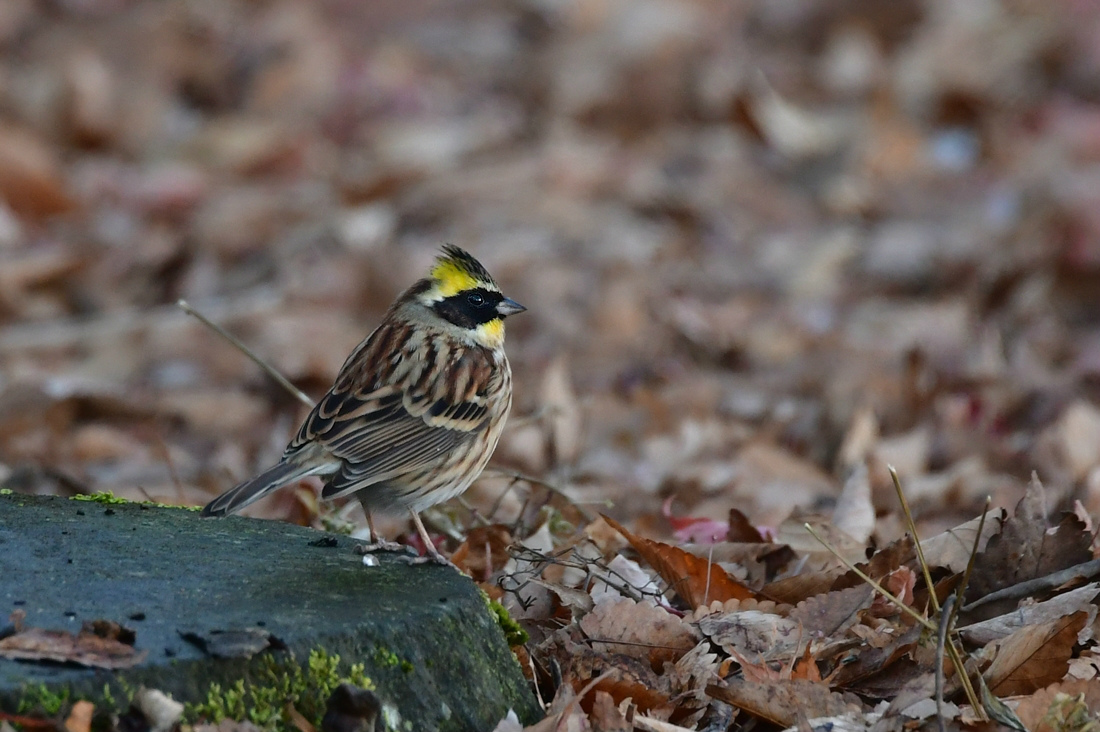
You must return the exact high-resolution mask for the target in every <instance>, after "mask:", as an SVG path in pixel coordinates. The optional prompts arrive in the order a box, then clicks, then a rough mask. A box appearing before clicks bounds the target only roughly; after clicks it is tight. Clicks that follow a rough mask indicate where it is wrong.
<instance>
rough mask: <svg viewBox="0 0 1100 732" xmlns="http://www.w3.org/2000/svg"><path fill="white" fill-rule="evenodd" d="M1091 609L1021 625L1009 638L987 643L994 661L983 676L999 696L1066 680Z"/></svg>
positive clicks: (988, 651) (1027, 692)
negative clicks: (1080, 634)
mask: <svg viewBox="0 0 1100 732" xmlns="http://www.w3.org/2000/svg"><path fill="white" fill-rule="evenodd" d="M1087 620H1088V613H1084V612H1079V613H1074V614H1073V615H1067V616H1065V617H1063V618H1059V619H1058V620H1055V621H1052V622H1049V623H1043V624H1041V625H1030V626H1028V627H1026V628H1021V629H1020V630H1018V631H1016V632H1015V633H1013V634H1012V635H1010V636H1008V637H1007V638H1005V639H1003V640H1000V641H997V642H996V643H994V644H992V645H990V646H986V648H985V649H984V650H983V655H993V654H995V656H994V658H993V663H991V664H990V665H989V668H987V669H986V670H985V673H984V674H983V676H984V677H985V679H986V683H988V684H989V689H990V691H992V692H993V693H994V694H996V695H997V696H1001V697H1003V696H1014V695H1017V694H1031V693H1033V692H1035V691H1037V690H1038V689H1041V688H1043V687H1044V686H1046V685H1048V684H1052V683H1054V682H1056V681H1060V680H1062V678H1063V677H1064V676H1065V675H1066V668H1067V667H1068V664H1069V659H1070V656H1072V655H1073V646H1074V644H1075V643H1076V642H1077V634H1078V633H1079V632H1080V631H1081V629H1082V628H1084V627H1085V623H1086V622H1087Z"/></svg>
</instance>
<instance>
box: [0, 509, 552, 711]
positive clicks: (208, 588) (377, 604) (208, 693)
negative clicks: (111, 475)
mask: <svg viewBox="0 0 1100 732" xmlns="http://www.w3.org/2000/svg"><path fill="white" fill-rule="evenodd" d="M355 543H356V542H355V541H354V540H353V539H350V538H349V537H345V536H339V535H335V534H326V533H322V532H317V531H312V530H310V529H306V528H302V527H297V526H290V525H287V524H283V523H279V522H274V521H259V520H255V519H247V518H240V517H230V518H227V519H202V518H200V517H199V516H197V515H196V514H194V513H192V512H189V511H180V510H174V509H170V508H159V507H156V506H149V505H141V504H117V503H96V502H87V501H73V500H68V499H64V498H56V497H45V496H25V495H20V494H8V495H0V617H3V616H6V615H7V614H8V613H10V612H11V611H13V610H16V609H22V610H24V611H25V612H26V618H25V623H26V625H27V626H31V627H39V628H49V629H66V630H71V631H72V632H74V633H75V632H77V631H79V629H80V627H81V624H82V622H83V621H90V620H101V619H105V620H111V621H115V622H117V623H120V624H122V625H124V626H126V627H129V628H132V629H133V630H135V631H136V634H137V635H136V641H135V643H134V646H135V648H137V649H139V650H142V651H146V652H147V655H146V657H145V659H144V660H143V661H142V662H141V663H140V664H139V665H137V666H135V667H133V668H129V669H124V670H117V671H107V670H97V669H89V668H83V667H77V666H73V665H63V664H56V663H48V662H27V661H13V660H7V659H0V708H2V709H3V710H5V711H8V712H15V711H20V710H22V711H26V710H28V708H29V707H33V706H35V705H36V704H37V705H40V706H43V707H46V710H45V711H49V709H48V707H49V706H51V705H53V706H56V705H57V704H59V703H61V702H64V701H72V700H75V699H78V698H86V699H90V700H92V701H94V702H97V704H98V705H99V706H100V708H103V707H105V706H107V707H110V706H113V707H115V708H118V707H124V706H126V705H127V703H128V701H129V695H130V694H132V693H133V690H135V689H137V688H138V687H140V686H142V685H144V686H148V687H152V688H156V689H160V690H161V691H164V692H167V693H169V694H171V695H172V696H173V697H174V698H176V699H178V700H180V701H183V702H185V703H187V704H189V705H190V707H189V709H190V710H192V713H195V714H197V713H200V712H202V713H205V714H206V715H207V716H211V715H212V714H213V713H214V712H213V711H212V710H214V709H216V708H217V704H218V703H219V701H220V702H221V703H223V705H224V702H225V701H226V694H227V693H229V695H230V696H232V695H233V694H234V693H236V692H235V691H234V690H236V689H245V690H248V689H256V690H258V691H260V692H262V693H261V696H263V695H266V696H264V697H263V698H264V699H267V700H268V701H270V700H271V696H272V694H285V693H290V692H287V691H286V690H287V689H292V688H293V689H299V687H300V688H301V689H305V688H307V687H308V688H310V689H319V690H320V691H317V692H316V693H323V692H324V690H325V689H328V688H329V686H331V685H332V683H334V682H336V681H339V680H344V679H345V678H351V680H353V681H356V682H357V683H360V684H362V685H368V686H373V688H374V691H375V693H376V694H377V695H378V697H379V698H380V699H381V701H382V703H383V717H384V719H383V722H384V723H385V727H388V728H391V729H395V730H396V729H401V730H405V729H409V730H414V729H415V730H437V729H438V730H484V729H492V728H493V726H494V725H495V724H496V723H497V722H498V721H499V720H500V719H501V718H502V717H503V716H504V715H505V713H506V712H507V711H508V709H514V710H516V712H517V713H518V714H519V716H520V718H521V719H522V720H524V721H528V722H529V721H532V720H534V719H535V718H537V716H538V706H537V704H536V702H535V700H534V698H533V696H532V694H531V692H530V690H529V688H528V686H527V684H526V682H525V680H524V678H523V675H522V673H521V671H520V668H519V666H518V664H517V663H516V661H515V658H514V656H513V655H512V653H511V651H510V649H509V648H508V644H507V642H506V640H505V636H504V633H503V632H502V630H501V625H500V623H499V622H498V617H496V615H495V614H494V613H493V612H491V611H490V609H489V607H488V606H487V604H486V602H485V599H484V597H483V596H482V595H481V593H480V592H479V591H478V589H477V587H476V585H474V583H473V582H471V581H470V580H469V579H468V578H466V577H463V576H461V575H460V574H458V573H457V572H455V571H454V570H453V569H450V568H446V567H439V566H433V565H427V566H408V565H406V564H403V563H401V562H400V561H398V560H397V559H396V558H395V557H392V556H387V555H376V556H379V559H380V561H381V565H380V566H376V567H367V566H364V565H363V563H362V559H361V557H359V556H358V555H357V554H355V552H354V546H355ZM0 625H2V623H0ZM215 631H240V633H239V638H238V640H240V639H243V641H242V642H237V643H228V644H226V643H225V642H224V640H225V639H226V638H227V637H228V638H231V639H232V638H234V637H235V636H233V635H231V634H230V635H226V634H223V635H222V636H221V639H222V641H223V642H222V643H221V648H214V647H213V646H212V645H207V646H206V650H204V649H203V645H202V643H201V640H202V639H204V638H205V639H208V640H211V639H214V638H216V637H217V636H216V635H212V634H214V633H215ZM264 634H270V640H271V644H272V645H271V647H269V648H267V649H266V650H262V651H259V652H257V653H254V654H252V655H251V656H249V657H227V658H215V657H213V656H212V655H211V652H213V653H225V654H226V655H229V656H232V655H234V652H235V651H234V649H236V652H237V653H243V654H245V655H247V652H245V651H243V650H241V649H242V648H243V647H247V646H248V645H249V643H250V642H252V641H255V640H256V639H257V638H260V639H261V640H260V641H259V645H261V646H262V645H264V643H263V641H262V638H263V636H264ZM212 642H213V640H212ZM334 659H336V660H334ZM318 663H320V664H321V666H322V668H323V669H324V670H325V676H324V678H321V679H316V678H311V674H312V675H313V676H317V675H318V670H317V664H318ZM326 664H327V665H326ZM356 665H357V666H358V668H355V669H353V666H356ZM298 668H303V669H305V670H304V671H301V672H298V671H297V670H296V669H298ZM280 674H283V675H285V676H286V679H284V680H282V681H280V676H279V675H280ZM295 679H297V681H295ZM242 682H243V686H242ZM295 684H297V686H295ZM271 688H275V689H276V691H275V692H272V691H271ZM279 689H283V691H279ZM212 692H213V693H212ZM293 693H298V692H297V691H295V692H293ZM303 693H304V692H303ZM311 693H312V692H311ZM219 694H220V695H221V696H219ZM249 698H250V699H252V698H259V697H249ZM230 701H234V700H233V699H231V700H230ZM307 701H308V703H309V704H314V705H315V704H316V700H302V701H301V703H302V704H306V703H307ZM249 703H250V702H249V701H247V700H246V701H245V706H247V705H248V704H249ZM211 704H213V706H211ZM204 705H205V706H204ZM238 706H239V705H238ZM269 726H271V725H269ZM380 728H381V727H380Z"/></svg>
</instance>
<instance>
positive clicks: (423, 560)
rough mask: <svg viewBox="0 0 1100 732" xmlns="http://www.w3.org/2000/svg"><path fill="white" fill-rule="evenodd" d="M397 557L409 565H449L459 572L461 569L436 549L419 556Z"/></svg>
mask: <svg viewBox="0 0 1100 732" xmlns="http://www.w3.org/2000/svg"><path fill="white" fill-rule="evenodd" d="M399 559H400V561H401V562H403V563H405V564H409V565H417V564H438V565H440V566H441V567H450V568H451V569H453V570H455V571H456V572H458V573H459V574H462V570H461V569H459V568H458V565H456V564H455V563H454V562H452V561H451V560H450V559H447V557H445V556H443V555H442V554H440V553H439V552H438V551H434V552H433V551H429V552H428V553H427V554H425V555H423V556H419V557H399Z"/></svg>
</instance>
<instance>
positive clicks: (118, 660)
mask: <svg viewBox="0 0 1100 732" xmlns="http://www.w3.org/2000/svg"><path fill="white" fill-rule="evenodd" d="M107 627H108V628H119V627H120V626H118V624H117V623H107ZM130 632H131V633H132V631H130ZM147 654H148V651H138V650H136V649H135V648H134V647H133V646H132V645H128V644H126V643H123V642H122V641H119V640H117V639H116V638H112V637H104V636H102V635H97V634H96V633H95V632H94V631H93V630H92V629H91V628H90V627H89V626H88V624H85V627H84V628H83V629H81V631H80V633H79V634H77V635H73V634H72V633H70V632H68V631H67V630H45V629H42V628H25V629H23V630H21V631H20V632H18V633H16V634H15V635H11V636H8V637H7V638H4V639H3V640H0V656H3V657H4V658H12V659H16V660H19V661H53V662H56V663H75V664H78V665H80V666H88V667H90V668H106V669H119V668H132V667H134V666H136V665H138V664H139V663H141V662H142V661H144V660H145V656H146V655H147Z"/></svg>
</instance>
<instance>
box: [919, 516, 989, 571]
mask: <svg viewBox="0 0 1100 732" xmlns="http://www.w3.org/2000/svg"><path fill="white" fill-rule="evenodd" d="M1004 521H1005V512H1004V510H1003V509H1001V510H998V511H991V512H990V513H989V514H988V515H987V516H986V517H985V525H984V526H983V527H982V537H981V539H980V540H979V542H978V551H979V552H981V551H984V550H985V547H986V545H987V544H988V542H989V540H990V538H992V537H993V536H996V535H997V534H999V533H1001V528H1002V526H1003V524H1004ZM980 523H981V517H978V518H975V519H971V520H970V521H967V522H966V523H962V524H959V525H958V526H956V527H955V528H953V529H948V530H947V531H945V532H943V533H942V534H937V535H936V536H933V537H932V538H930V539H925V540H923V541H922V542H921V543H920V546H921V549H922V550H923V551H924V559H925V561H927V562H928V566H929V567H947V568H948V569H950V570H951V571H952V572H956V573H958V572H963V571H964V570H966V565H967V562H969V561H970V553H971V552H972V551H973V550H974V536H975V535H976V534H977V533H978V525H979V524H980Z"/></svg>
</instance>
